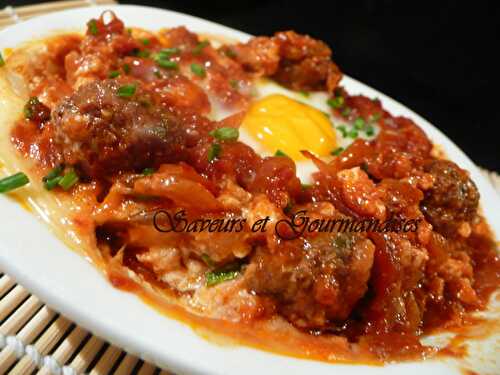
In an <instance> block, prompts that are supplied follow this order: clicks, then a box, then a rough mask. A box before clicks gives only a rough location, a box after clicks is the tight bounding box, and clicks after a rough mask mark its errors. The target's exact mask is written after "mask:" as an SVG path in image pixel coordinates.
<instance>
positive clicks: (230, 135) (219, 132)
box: [208, 128, 240, 141]
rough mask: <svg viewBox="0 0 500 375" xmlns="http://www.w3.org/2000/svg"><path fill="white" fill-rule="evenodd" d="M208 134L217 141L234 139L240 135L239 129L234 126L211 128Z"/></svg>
mask: <svg viewBox="0 0 500 375" xmlns="http://www.w3.org/2000/svg"><path fill="white" fill-rule="evenodd" d="M208 134H210V135H211V136H212V137H214V138H216V139H218V140H219V141H236V140H237V139H238V137H239V136H240V132H239V130H238V129H235V128H219V129H215V130H212V131H211V132H210V133H208Z"/></svg>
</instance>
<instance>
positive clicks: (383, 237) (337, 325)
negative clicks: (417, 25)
mask: <svg viewBox="0 0 500 375" xmlns="http://www.w3.org/2000/svg"><path fill="white" fill-rule="evenodd" d="M41 43H43V45H44V46H45V47H46V48H45V50H44V51H43V52H42V53H40V54H39V56H38V57H37V61H38V67H37V68H33V69H28V68H26V69H23V68H22V67H21V68H20V69H19V68H18V69H16V72H15V73H16V74H20V75H21V76H22V78H23V79H24V81H25V82H26V85H27V88H28V91H29V97H32V98H33V97H36V100H32V99H29V97H28V98H26V100H27V104H26V107H25V111H24V115H23V116H21V117H20V118H19V120H18V122H17V123H16V124H15V125H14V127H13V129H12V132H11V137H12V142H13V144H14V145H15V147H16V148H17V150H18V152H19V156H20V157H24V158H28V159H30V160H31V161H32V162H33V163H34V165H35V166H36V168H35V170H34V172H33V175H34V176H36V178H41V177H40V176H44V175H47V174H48V173H49V171H51V170H52V169H53V168H55V167H56V166H59V165H62V166H64V168H65V170H66V171H67V170H68V168H71V170H72V171H75V172H76V173H77V175H78V177H79V182H78V184H77V185H75V186H74V187H72V188H71V189H69V190H68V191H67V192H65V191H63V190H62V189H61V188H60V187H56V188H54V190H52V191H51V194H56V195H61V196H63V195H64V196H65V197H68V196H69V197H70V199H72V200H73V202H75V204H78V206H79V207H81V209H80V210H79V211H78V212H77V213H76V214H75V213H73V214H72V215H73V216H71V217H69V218H68V219H70V220H72V221H73V225H74V228H75V230H76V231H77V233H79V235H80V236H82V237H85V238H87V239H88V240H89V242H90V243H91V244H92V245H91V246H88V248H86V249H85V251H86V253H87V254H89V255H90V256H91V258H92V259H93V260H94V261H95V263H96V264H97V265H98V266H99V267H100V268H102V270H103V272H105V273H106V274H107V276H108V278H109V280H110V282H111V283H112V284H113V285H114V286H116V287H117V288H120V289H124V290H128V291H131V292H134V293H137V294H138V295H140V296H141V297H142V298H143V299H144V300H145V301H146V302H147V303H150V304H152V305H153V306H155V307H156V308H159V309H160V310H161V311H164V312H165V313H167V314H168V315H169V316H173V317H175V318H177V319H180V320H182V321H185V322H187V323H189V324H191V325H192V326H194V327H196V330H197V331H199V332H202V333H203V334H205V333H206V332H211V334H213V335H217V336H222V337H226V338H228V339H230V340H232V341H235V342H238V343H243V344H247V345H252V346H255V347H258V348H262V349H266V350H272V351H276V352H280V353H284V354H289V355H293V356H298V357H304V358H314V359H320V360H325V361H349V362H353V361H354V362H363V363H382V362H385V361H392V360H408V359H415V358H427V357H429V356H433V355H435V354H436V353H438V352H439V350H438V349H436V348H433V347H429V346H423V345H421V343H420V341H419V339H420V338H421V337H422V336H423V335H425V334H427V333H431V332H434V331H436V330H442V329H451V328H455V329H458V328H460V327H461V329H465V328H464V327H469V326H477V325H480V324H482V323H481V322H475V323H474V324H469V323H470V322H471V320H470V314H471V312H474V311H477V310H482V309H485V307H486V305H487V303H488V300H489V297H490V295H491V294H492V293H493V292H494V291H495V290H496V289H497V288H498V281H499V270H500V267H499V265H500V262H499V259H498V255H497V248H496V243H495V240H494V239H493V237H492V234H491V232H490V230H489V228H488V225H487V223H486V222H485V220H484V218H483V217H482V216H481V215H480V213H479V211H478V203H479V193H478V191H477V188H476V186H475V184H474V182H473V181H472V180H471V179H470V177H469V174H468V173H467V172H466V171H464V170H463V169H461V168H460V167H459V166H458V165H456V164H455V163H454V162H452V161H448V160H443V159H438V158H436V157H435V156H433V155H434V154H433V152H432V150H433V145H432V143H431V141H430V140H429V139H428V138H427V136H426V135H425V133H424V132H423V131H422V130H421V129H420V128H419V127H418V126H417V125H416V124H415V123H414V122H413V121H412V120H410V119H408V118H405V117H395V116H392V115H391V114H390V113H388V112H387V111H385V110H384V109H383V108H382V106H381V103H380V101H378V100H376V99H370V98H367V97H364V96H361V95H350V94H349V93H348V92H346V90H345V89H344V88H343V87H341V86H339V81H340V79H341V77H342V73H341V72H340V70H339V69H338V67H337V66H336V65H335V63H334V62H333V61H332V59H331V55H332V52H331V50H330V48H329V47H328V46H326V45H325V44H324V43H323V42H321V41H318V40H315V39H312V38H310V37H308V36H305V35H300V34H297V33H295V32H293V31H286V32H278V33H276V34H275V35H274V36H272V37H265V36H262V37H256V38H252V39H250V40H249V41H248V42H247V43H237V44H227V45H216V44H213V43H211V42H209V41H206V40H205V39H203V38H201V37H200V36H198V35H196V34H194V33H192V32H190V31H189V30H187V29H186V28H185V27H182V26H180V27H175V28H170V29H165V30H161V31H159V32H155V33H152V32H149V31H147V30H141V29H128V28H126V27H125V25H124V24H123V22H122V21H121V20H120V19H118V18H117V17H116V16H115V15H114V14H113V13H111V12H106V14H105V15H103V16H102V17H101V18H99V19H93V20H90V21H89V23H88V25H87V31H86V33H85V35H83V36H80V35H75V34H68V35H61V36H57V37H54V38H51V39H47V40H45V41H43V42H41ZM23 53H25V54H29V53H31V52H29V50H27V51H23V50H19V51H14V52H13V54H12V56H10V57H9V58H8V59H7V67H8V66H9V62H10V61H11V60H12V58H14V56H16V54H17V57H19V55H22V54H23ZM262 77H267V78H268V79H271V80H274V81H275V82H278V83H279V84H280V85H283V86H285V87H287V88H288V89H290V90H296V91H308V90H318V91H323V92H325V93H328V95H329V97H330V98H331V99H334V100H335V103H334V104H333V105H332V109H331V115H332V116H333V115H334V116H340V117H342V118H343V119H344V120H345V121H354V120H356V119H359V118H361V119H364V121H371V122H372V123H374V124H376V125H377V126H378V128H379V129H380V131H379V132H378V134H377V135H376V137H374V139H372V140H365V139H356V140H354V142H352V144H351V145H350V146H349V147H348V148H347V149H346V150H344V151H342V152H341V153H340V154H339V155H338V156H332V157H330V158H329V159H328V160H325V158H318V157H317V156H315V155H314V154H312V153H311V152H307V150H305V151H304V152H303V155H304V156H305V157H307V158H308V159H310V160H312V161H313V162H314V164H315V166H316V168H317V171H316V172H315V173H314V174H313V176H312V179H313V183H312V184H311V185H307V186H304V185H303V184H301V181H300V180H299V178H298V177H297V171H296V165H295V163H294V161H293V160H292V159H291V158H289V157H287V156H286V155H281V156H268V157H263V156H261V155H259V154H258V153H257V152H255V151H254V150H253V149H252V148H251V147H250V146H248V145H247V144H245V143H243V142H240V141H238V140H236V139H230V140H228V139H219V138H216V137H214V130H216V129H220V128H238V127H239V126H240V124H241V122H242V120H243V118H244V116H245V114H246V112H247V110H248V108H249V106H250V105H251V103H252V100H253V99H252V98H253V97H252V85H254V83H255V81H256V80H257V79H259V78H262ZM235 82H236V84H235ZM221 108H223V109H224V111H225V112H227V115H226V116H222V117H223V118H222V119H220V120H215V117H216V116H214V113H216V112H219V111H220V109H221ZM146 171H147V172H146ZM158 210H164V211H165V212H169V213H171V215H172V216H174V215H175V213H176V212H178V211H179V210H184V211H185V212H186V215H187V218H188V219H189V220H196V219H224V220H231V219H234V220H238V219H240V220H241V219H246V222H247V223H253V222H255V221H257V220H258V219H261V218H263V217H270V218H271V221H270V227H269V228H268V230H267V232H257V233H255V232H252V231H251V230H250V228H248V227H245V228H244V229H243V230H241V231H238V232H232V233H224V232H215V233H209V232H199V233H175V232H169V233H161V232H159V231H158V230H155V228H154V226H153V215H154V213H155V212H156V211H158ZM299 210H306V211H307V213H308V216H310V217H311V218H313V219H334V218H352V219H363V218H375V219H379V220H387V219H389V218H395V219H399V220H418V222H419V223H420V225H419V227H418V230H416V231H414V232H408V233H403V232H384V233H378V232H364V233H362V232H360V233H340V232H332V233H319V232H316V233H307V232H304V234H303V235H302V236H300V237H298V238H295V237H294V238H291V237H287V233H281V234H282V235H280V236H277V235H276V232H275V230H274V227H273V225H275V223H276V222H277V221H279V220H280V219H283V218H287V217H291V216H292V215H293V214H294V212H298V211H299ZM130 270H131V271H133V273H130V272H129V271H130ZM210 280H212V281H210ZM213 280H215V281H213ZM146 285H148V286H152V288H150V287H146ZM465 336H467V335H465ZM468 337H469V336H468ZM455 344H456V343H455ZM443 353H444V354H450V355H454V356H456V355H457V353H458V351H457V350H452V349H449V350H448V352H446V350H442V351H441V354H443ZM460 353H462V352H460ZM460 353H459V354H460ZM460 355H465V353H462V354H460Z"/></svg>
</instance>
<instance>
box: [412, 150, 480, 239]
mask: <svg viewBox="0 0 500 375" xmlns="http://www.w3.org/2000/svg"><path fill="white" fill-rule="evenodd" d="M424 170H425V172H427V173H430V174H431V175H432V176H433V177H434V184H433V187H432V188H431V189H429V190H427V191H426V192H425V197H424V200H423V201H422V202H421V204H420V207H421V209H422V212H423V213H424V215H425V217H426V219H427V220H428V221H429V222H430V223H431V224H432V225H433V227H434V229H435V230H436V231H437V232H438V233H441V234H443V235H445V236H450V235H452V234H454V233H455V232H456V230H457V228H458V227H459V226H460V224H461V223H463V222H470V221H471V220H472V219H473V218H474V217H475V216H476V212H477V207H478V204H479V192H478V190H477V188H476V185H475V184H474V182H473V181H472V180H471V179H470V178H469V176H468V174H467V172H466V171H464V170H463V169H461V168H460V167H458V166H457V165H456V164H455V163H453V162H451V161H449V160H432V161H430V162H428V163H426V165H425V166H424Z"/></svg>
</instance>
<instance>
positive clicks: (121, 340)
mask: <svg viewBox="0 0 500 375" xmlns="http://www.w3.org/2000/svg"><path fill="white" fill-rule="evenodd" d="M106 9H111V10H113V11H114V12H115V13H116V14H117V16H118V17H119V18H121V19H122V20H123V21H124V22H125V24H126V25H130V26H137V27H142V28H146V29H151V30H157V29H160V28H163V27H172V26H177V25H185V26H186V27H188V28H189V29H190V30H192V31H195V32H203V33H210V34H218V35H223V36H228V37H231V38H235V39H238V40H243V41H244V40H246V39H248V38H249V37H250V36H249V35H248V34H244V33H242V32H239V31H235V30H232V29H229V28H227V27H224V26H221V25H218V24H215V23H212V22H208V21H204V20H202V19H199V18H195V17H191V16H187V15H183V14H180V13H176V12H171V11H166V10H160V9H154V8H147V7H138V6H107V7H93V8H83V9H75V10H69V11H64V12H59V13H53V14H50V15H46V16H42V17H37V18H34V19H31V20H29V21H27V22H23V23H21V24H17V25H14V26H11V27H9V28H7V29H5V30H3V31H2V32H0V49H3V48H7V47H11V48H13V47H16V46H17V45H19V44H20V43H22V42H25V41H29V40H31V39H39V38H42V37H44V36H48V35H51V34H53V33H54V32H57V31H72V30H75V28H78V29H81V28H83V27H84V25H85V24H86V22H87V21H88V20H89V19H90V18H97V17H98V16H99V15H100V14H101V12H102V11H104V10H106ZM298 31H300V30H298ZM341 84H342V85H344V86H345V87H346V88H347V90H348V91H349V92H350V93H362V94H364V95H367V96H369V97H378V98H380V99H381V101H382V104H383V106H384V107H385V109H387V110H388V111H389V112H391V113H393V114H395V115H403V116H407V117H411V118H412V119H413V120H415V122H416V123H417V124H418V125H419V126H421V127H422V128H423V130H424V131H425V132H426V133H427V135H428V136H429V137H430V138H431V139H432V141H433V142H434V143H436V144H439V145H441V146H442V148H443V149H444V151H445V152H446V154H447V155H448V156H449V158H450V159H451V160H454V161H455V162H456V163H457V164H459V165H460V166H461V167H462V168H464V169H466V170H468V171H470V173H471V177H472V179H473V180H474V181H475V182H476V184H477V187H478V189H479V191H480V193H481V204H482V207H483V211H484V215H485V216H486V218H487V219H488V222H489V224H490V225H491V227H492V229H493V231H494V232H495V235H496V238H500V211H499V208H500V199H499V197H498V196H497V194H496V192H495V191H494V190H493V187H492V186H491V185H490V184H489V182H488V181H487V180H486V179H485V178H484V177H483V176H482V175H481V173H480V172H479V170H478V169H477V167H476V166H475V165H474V164H473V163H472V162H471V161H470V159H468V158H467V156H466V155H465V154H464V153H463V152H462V151H461V150H460V149H459V148H458V147H457V146H456V145H455V144H453V143H452V142H451V141H450V140H449V139H448V138H446V136H445V135H444V134H442V133H441V132H440V131H439V130H437V129H436V128H435V127H434V126H432V125H431V124H430V123H428V122H427V121H425V120H424V119H423V118H421V117H420V116H418V115H417V114H416V113H414V112H412V111H410V110H409V109H407V108H405V107H404V106H403V105H401V104H399V103H397V102H396V101H394V100H392V99H390V98H388V97H387V96H385V95H383V94H381V93H379V92H378V91H376V90H374V89H372V88H370V87H368V86H366V85H364V84H362V83H360V82H358V81H356V80H354V79H351V78H349V77H344V78H343V80H342V83H341ZM0 100H1V98H0ZM0 116H2V114H1V113H0ZM0 212H1V215H2V219H1V222H2V225H0V268H1V269H2V270H3V271H5V272H6V273H8V274H11V275H12V276H13V277H14V278H16V279H17V281H18V282H19V283H20V284H22V285H23V286H25V287H26V288H28V289H29V290H30V291H31V292H33V293H34V294H35V295H37V296H38V297H40V298H41V299H42V300H43V301H45V302H46V303H47V304H48V305H49V306H51V307H53V308H54V309H55V310H57V311H59V312H61V313H62V314H64V315H66V316H68V317H69V318H71V319H73V320H74V321H75V322H76V323H78V324H80V325H82V326H83V327H85V328H87V329H88V330H90V331H92V332H93V333H94V334H96V335H98V336H100V337H102V338H104V339H106V340H109V341H110V342H112V343H113V344H115V345H117V346H120V347H122V348H124V349H125V350H127V351H129V352H132V353H134V354H137V355H139V356H141V357H142V358H144V359H146V360H149V361H152V362H154V363H156V364H158V365H160V366H162V367H165V368H167V369H170V370H172V371H175V372H177V373H183V374H184V373H189V374H240V375H242V374H278V373H279V374H287V375H292V374H332V373H335V374H337V375H341V374H343V375H344V374H345V375H347V374H369V375H371V374H384V375H389V374H396V373H404V374H405V375H410V374H419V375H420V374H424V373H428V374H431V373H432V374H460V373H461V371H460V370H459V369H458V368H456V367H454V366H453V365H451V364H450V363H445V362H442V361H437V360H435V361H425V362H418V363H402V364H391V365H386V366H383V367H375V366H363V365H342V364H331V363H322V362H317V361H310V360H301V359H296V358H291V357H286V356H281V355H276V354H273V353H268V352H263V351H259V350H255V349H252V348H248V347H244V346H220V345H217V344H214V343H211V342H209V341H206V340H205V339H203V338H201V337H200V336H198V335H197V334H196V333H195V332H193V330H192V329H191V328H190V327H188V326H186V325H184V324H182V323H180V322H177V321H175V320H172V319H169V318H167V317H165V316H163V315H160V314H159V313H158V312H156V311H155V310H154V309H152V308H151V307H149V306H147V305H146V304H144V303H143V302H141V300H139V299H138V298H137V297H136V296H135V295H133V294H129V293H126V292H122V291H120V290H117V289H115V288H113V287H112V286H111V284H110V283H109V282H108V281H107V280H106V279H105V278H104V277H103V276H102V275H101V274H100V273H99V271H98V270H97V269H95V268H94V267H93V266H92V265H91V264H90V263H89V262H88V261H87V260H85V259H84V258H83V257H81V256H80V255H78V254H76V253H75V252H73V251H71V250H70V249H68V248H67V247H66V246H65V245H64V244H63V243H62V242H61V241H59V240H58V239H57V238H56V237H54V236H53V235H52V234H51V232H50V231H49V228H48V227H47V226H46V225H45V224H44V223H43V222H41V221H40V220H38V219H37V218H36V217H35V216H33V215H32V214H30V213H29V212H27V211H26V210H24V209H23V208H21V206H20V205H19V204H17V203H16V202H14V201H13V200H12V199H9V198H8V197H5V196H0Z"/></svg>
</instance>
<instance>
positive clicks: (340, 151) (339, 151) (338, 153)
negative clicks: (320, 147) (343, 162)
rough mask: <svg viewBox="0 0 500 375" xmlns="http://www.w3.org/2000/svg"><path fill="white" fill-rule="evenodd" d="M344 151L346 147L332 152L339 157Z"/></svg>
mask: <svg viewBox="0 0 500 375" xmlns="http://www.w3.org/2000/svg"><path fill="white" fill-rule="evenodd" d="M342 151H344V147H337V148H336V149H335V150H333V151H332V152H331V154H332V155H333V156H339V155H340V154H341V153H342Z"/></svg>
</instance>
